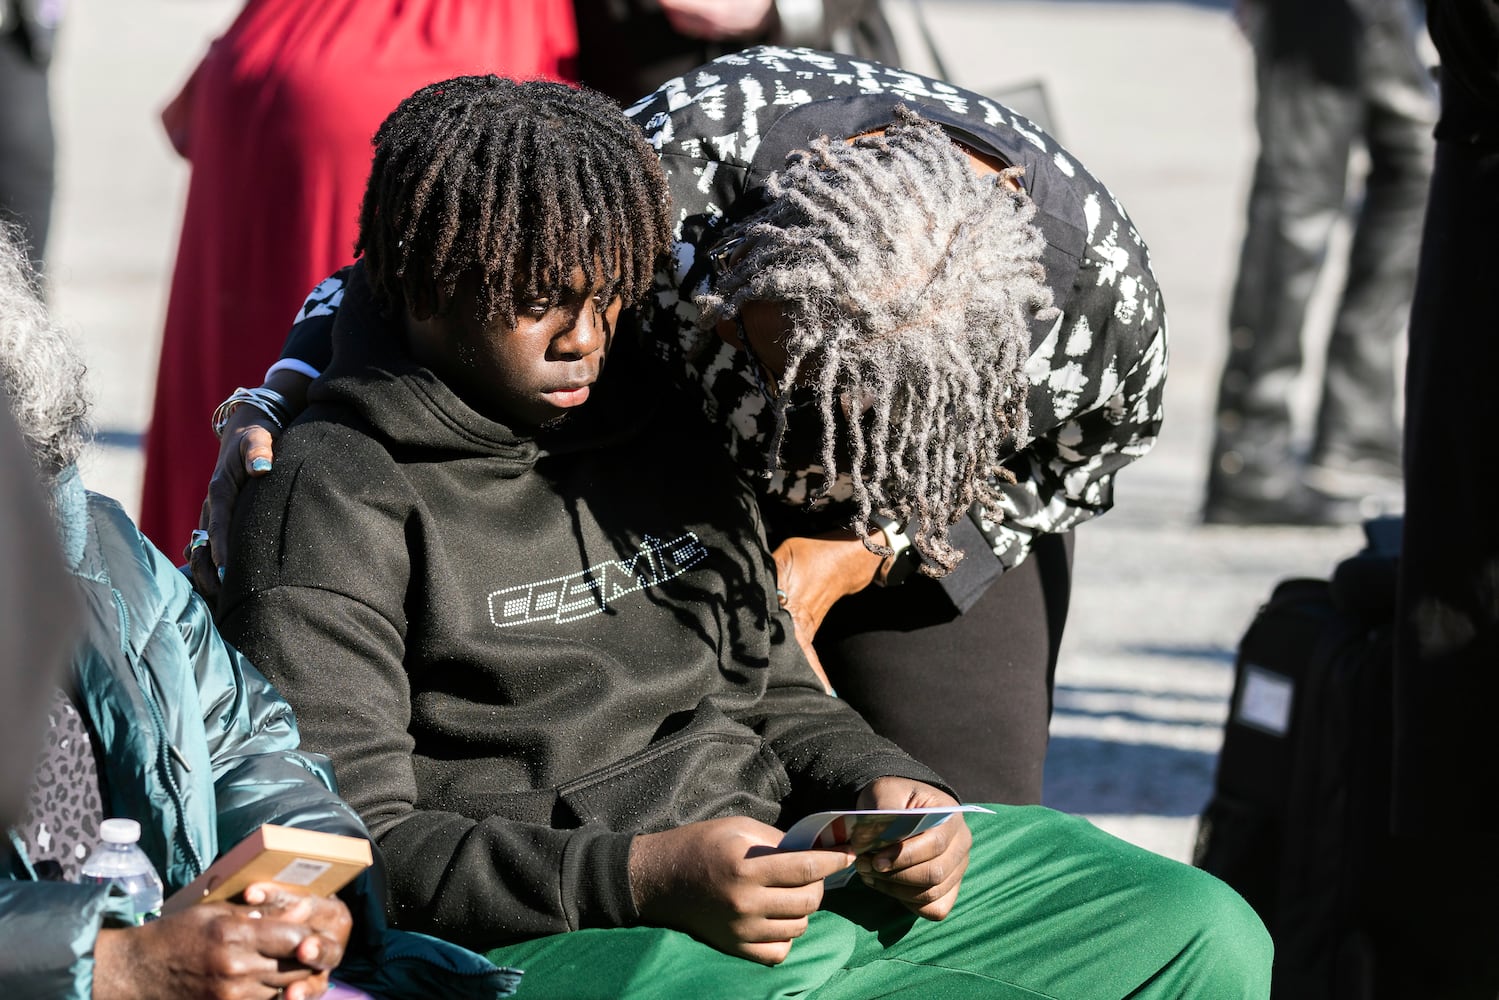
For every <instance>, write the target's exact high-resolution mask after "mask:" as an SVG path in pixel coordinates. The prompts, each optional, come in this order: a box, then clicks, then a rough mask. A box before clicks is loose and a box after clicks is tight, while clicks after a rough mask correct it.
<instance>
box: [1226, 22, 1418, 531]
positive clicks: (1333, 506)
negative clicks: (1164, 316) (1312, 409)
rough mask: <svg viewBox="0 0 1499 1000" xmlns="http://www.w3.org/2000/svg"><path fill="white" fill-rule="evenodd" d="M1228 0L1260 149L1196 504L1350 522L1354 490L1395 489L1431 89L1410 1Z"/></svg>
mask: <svg viewBox="0 0 1499 1000" xmlns="http://www.w3.org/2000/svg"><path fill="white" fill-rule="evenodd" d="M1238 10H1239V15H1240V18H1241V22H1242V23H1243V25H1244V28H1245V31H1246V33H1247V34H1248V35H1249V37H1250V38H1251V40H1252V41H1253V43H1254V53H1255V78H1256V83H1257V87H1258V94H1259V97H1258V105H1257V108H1256V114H1255V120H1256V124H1257V127H1258V130H1259V136H1260V151H1259V157H1258V159H1257V161H1256V162H1255V168H1254V180H1253V185H1252V187H1251V189H1250V195H1249V210H1248V229H1247V232H1246V234H1245V237H1244V246H1243V251H1242V254H1241V256H1240V259H1239V275H1238V280H1237V283H1236V285H1235V287H1234V293H1233V300H1232V304H1231V305H1230V308H1229V350H1228V357H1227V360H1226V362H1225V364H1224V369H1223V375H1222V380H1221V382H1220V386H1219V393H1218V405H1217V420H1216V440H1215V442H1214V444H1213V452H1212V460H1211V467H1210V470H1209V474H1208V487H1207V499H1206V504H1205V506H1204V510H1203V518H1204V520H1205V521H1207V522H1208V523H1210V524H1261V523H1264V524H1275V523H1279V524H1334V523H1351V522H1354V521H1357V520H1359V519H1361V518H1362V517H1363V516H1365V515H1367V514H1369V513H1376V512H1377V511H1370V510H1367V509H1363V508H1362V507H1361V504H1360V503H1359V501H1360V500H1363V499H1365V498H1374V499H1376V500H1380V499H1389V498H1392V497H1393V496H1395V495H1397V494H1398V490H1399V476H1400V446H1399V445H1400V442H1399V428H1398V424H1397V419H1396V405H1395V396H1396V384H1397V381H1398V372H1397V364H1396V350H1395V349H1396V342H1397V340H1398V338H1399V336H1400V331H1401V329H1402V328H1403V326H1404V324H1405V320H1406V317H1407V314H1408V311H1409V307H1410V296H1411V289H1412V286H1413V284H1414V282H1415V274H1416V257H1417V252H1418V245H1419V241H1420V231H1421V217H1422V212H1423V211H1424V209H1425V204H1426V188H1427V184H1428V183H1429V180H1430V176H1431V158H1432V140H1431V126H1432V124H1433V123H1434V122H1435V120H1436V101H1435V92H1434V88H1433V86H1432V83H1431V79H1430V75H1429V74H1428V73H1427V71H1426V69H1425V67H1424V66H1423V65H1422V62H1421V58H1420V55H1419V52H1418V49H1417V31H1418V30H1419V25H1418V23H1417V22H1416V20H1415V16H1414V11H1413V9H1412V7H1411V5H1410V0H1239V4H1238ZM1357 143H1362V144H1363V145H1364V146H1365V147H1367V149H1368V153H1369V170H1368V174H1367V176H1366V177H1365V179H1364V191H1363V199H1362V204H1361V206H1360V208H1359V209H1358V212H1357V217H1356V220H1355V224H1354V233H1353V241H1352V246H1351V247H1350V249H1349V254H1348V275H1347V280H1346V283H1345V285H1344V287H1343V292H1342V297H1341V299H1340V300H1339V303H1338V308H1337V315H1336V317H1335V319H1334V321H1333V328H1332V333H1331V337H1330V339H1329V341H1328V345H1327V361H1326V368H1325V371H1324V374H1323V379H1322V391H1321V401H1320V404H1319V409H1318V413H1317V419H1316V429H1315V432H1314V436H1313V439H1312V445H1311V451H1310V454H1309V455H1308V457H1307V459H1306V462H1305V463H1304V464H1303V463H1302V462H1300V461H1298V460H1297V458H1296V456H1295V454H1294V452H1293V449H1292V441H1291V439H1292V427H1291V412H1290V399H1291V395H1292V387H1293V384H1294V382H1295V380H1296V378H1297V377H1298V375H1299V374H1300V371H1301V367H1302V360H1303V352H1302V332H1303V326H1304V325H1305V319H1306V312H1307V304H1308V302H1309V300H1310V298H1311V295H1312V292H1313V290H1314V288H1315V286H1316V284H1317V278H1318V275H1319V273H1320V272H1321V269H1322V264H1323V262H1324V260H1325V259H1326V256H1327V250H1328V242H1329V238H1330V235H1331V232H1332V228H1333V225H1334V223H1336V221H1337V220H1338V218H1339V217H1340V215H1341V214H1342V213H1343V209H1344V202H1345V198H1346V195H1347V183H1348V172H1349V156H1350V154H1351V152H1352V150H1353V149H1354V147H1355V144H1357Z"/></svg>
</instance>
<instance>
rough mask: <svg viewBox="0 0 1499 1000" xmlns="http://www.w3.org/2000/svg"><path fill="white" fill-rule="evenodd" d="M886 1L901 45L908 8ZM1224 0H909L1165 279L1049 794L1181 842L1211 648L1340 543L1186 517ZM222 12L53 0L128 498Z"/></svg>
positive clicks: (106, 418)
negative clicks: (1144, 393) (196, 118)
mask: <svg viewBox="0 0 1499 1000" xmlns="http://www.w3.org/2000/svg"><path fill="white" fill-rule="evenodd" d="M890 2H891V3H892V6H893V9H892V16H893V17H894V19H895V20H896V22H897V25H898V26H899V27H900V28H901V29H902V31H903V34H904V35H905V36H906V37H907V38H908V40H911V39H912V38H913V37H914V36H912V35H911V34H910V31H909V29H910V26H911V24H912V22H911V19H910V15H909V11H908V10H907V9H906V8H904V7H901V6H899V4H901V3H903V2H904V0H890ZM1226 6H1227V5H1226V3H1211V2H1205V3H1167V2H1163V3H1148V2H1125V0H1117V2H1056V0H1054V2H1007V0H928V2H927V11H928V16H929V19H930V23H931V25H932V27H933V30H934V32H935V34H936V37H937V40H938V43H939V45H940V46H941V48H942V50H943V55H944V58H945V60H946V62H947V63H948V65H949V68H950V69H951V70H952V72H953V76H954V78H955V81H956V82H958V83H961V84H964V85H967V86H970V87H974V88H977V89H991V90H992V89H1002V88H1010V87H1012V86H1015V85H1017V84H1022V83H1025V82H1028V81H1041V82H1043V83H1044V85H1045V88H1046V91H1047V94H1048V98H1049V102H1050V106H1051V109H1052V111H1053V112H1054V122H1053V124H1054V125H1055V128H1056V131H1057V133H1058V134H1059V136H1060V137H1061V139H1062V141H1063V142H1064V143H1065V144H1066V145H1068V146H1069V147H1070V148H1071V149H1072V151H1073V152H1074V153H1075V154H1076V155H1077V156H1078V157H1079V158H1080V159H1081V160H1082V161H1083V162H1084V163H1086V164H1087V165H1088V167H1089V169H1090V170H1092V171H1093V173H1094V174H1095V175H1097V176H1098V177H1100V178H1102V179H1103V180H1104V181H1105V182H1106V183H1108V184H1109V185H1110V186H1111V187H1112V189H1113V190H1114V193H1115V194H1116V195H1117V196H1118V197H1119V199H1120V200H1121V201H1122V202H1123V204H1124V205H1125V206H1127V208H1128V210H1129V212H1130V213H1131V215H1132V216H1133V218H1134V220H1135V222H1136V224H1137V225H1138V227H1139V229H1140V231H1141V232H1142V233H1143V234H1144V236H1145V238H1146V240H1147V242H1148V243H1149V244H1150V246H1151V249H1152V252H1153V255H1154V259H1155V263H1156V268H1157V273H1158V275H1159V277H1160V279H1161V284H1162V287H1163V288H1164V290H1165V295H1166V303H1167V307H1168V312H1169V314H1170V317H1171V330H1172V337H1173V345H1172V368H1171V375H1170V379H1169V383H1168V390H1167V401H1168V407H1169V410H1168V424H1167V428H1166V431H1165V433H1164V435H1163V436H1162V439H1161V441H1160V444H1159V445H1158V447H1157V448H1156V450H1155V451H1154V453H1152V454H1151V455H1149V456H1148V457H1146V458H1145V459H1143V460H1141V461H1140V462H1139V463H1137V464H1136V465H1135V466H1133V467H1131V468H1130V469H1128V470H1126V471H1125V473H1124V474H1123V475H1121V476H1120V478H1119V481H1118V490H1117V507H1116V509H1115V510H1114V511H1113V512H1112V513H1110V514H1109V515H1108V516H1106V517H1104V518H1102V519H1101V520H1099V521H1097V522H1096V523H1093V524H1090V525H1087V526H1085V527H1083V528H1082V529H1081V530H1080V532H1079V538H1078V548H1077V586H1076V590H1075V593H1074V598H1073V605H1072V613H1071V617H1070V619H1069V627H1068V632H1067V637H1066V640H1065V643H1064V647H1063V654H1062V663H1061V666H1060V667H1059V670H1058V677H1057V703H1056V715H1055V719H1054V722H1053V727H1052V732H1053V749H1052V754H1051V758H1050V760H1049V763H1048V769H1047V801H1048V802H1049V803H1050V804H1052V805H1055V806H1057V807H1059V808H1063V809H1067V810H1069V811H1073V812H1079V813H1083V814H1085V815H1088V816H1090V817H1092V818H1093V819H1094V821H1095V822H1097V823H1099V824H1100V825H1102V826H1104V827H1106V828H1108V829H1110V830H1113V831H1115V832H1117V833H1119V834H1120V835H1121V836H1124V837H1125V838H1127V839H1130V840H1134V841H1136V842H1138V843H1141V844H1143V845H1145V846H1147V847H1150V848H1152V849H1154V850H1157V851H1160V852H1162V853H1164V854H1167V855H1170V856H1173V857H1178V858H1185V857H1187V855H1188V853H1189V851H1190V844H1191V839H1192V835H1193V830H1194V828H1195V815H1196V813H1197V811H1198V810H1199V809H1200V808H1201V806H1202V804H1203V802H1204V801H1205V800H1206V797H1207V795H1208V792H1209V788H1210V784H1211V777H1212V768H1213V760H1214V754H1215V752H1216V750H1217V747H1218V745H1219V743H1220V741H1221V726H1222V720H1223V718H1224V716H1225V714H1226V711H1227V706H1226V700H1227V695H1228V691H1229V686H1230V680H1231V662H1232V650H1233V647H1234V644H1235V643H1236V641H1237V639H1238V637H1239V635H1240V634H1241V633H1242V631H1243V629H1244V627H1245V626H1246V625H1247V623H1248V621H1249V618H1250V616H1251V614H1252V613H1253V611H1254V608H1255V607H1256V605H1257V604H1258V603H1259V602H1260V601H1262V600H1263V599H1264V598H1265V596H1266V595H1267V594H1268V593H1269V589H1270V587H1271V585H1272V584H1273V583H1274V582H1275V581H1276V580H1278V579H1280V578H1281V577H1283V576H1287V575H1293V574H1307V575H1324V574H1326V573H1327V572H1329V571H1330V569H1331V567H1332V565H1333V564H1334V563H1335V562H1336V561H1337V560H1338V559H1339V558H1340V557H1342V556H1343V555H1345V554H1347V553H1350V552H1352V551H1353V550H1355V549H1356V548H1357V547H1358V545H1359V543H1360V538H1359V534H1358V532H1357V531H1356V530H1354V529H1334V530H1297V529H1233V528H1204V527H1201V526H1199V525H1197V524H1196V522H1195V515H1196V507H1197V504H1198V501H1199V494H1200V489H1201V479H1202V465H1203V462H1204V461H1205V456H1206V452H1207V448H1208V439H1209V433H1210V426H1209V425H1210V414H1211V406H1212V397H1213V393H1214V391H1215V389H1216V379H1217V365H1218V363H1219V360H1220V358H1221V352H1222V347H1223V340H1224V331H1223V325H1224V324H1223V316H1224V315H1225V313H1226V311H1227V295H1228V288H1229V284H1230V281H1231V280H1232V276H1233V267H1234V263H1235V257H1236V252H1237V244H1238V240H1239V238H1240V234H1241V231H1242V214H1243V199H1244V194H1245V192H1246V190H1247V184H1248V175H1249V168H1250V165H1251V159H1252V157H1253V153H1254V136H1253V130H1252V127H1251V119H1250V114H1251V104H1252V100H1253V94H1252V86H1251V70H1250V62H1249V54H1248V51H1247V49H1246V47H1245V45H1244V43H1243V41H1242V40H1241V39H1240V38H1239V36H1238V34H1237V32H1236V30H1235V28H1234V26H1233V24H1232V22H1231V20H1230V18H1229V17H1228V15H1227V12H1226ZM236 7H237V4H236V3H232V2H229V0H132V2H130V3H128V4H122V3H119V2H117V0H74V2H73V3H72V5H71V7H70V9H69V21H68V23H67V24H66V26H65V32H64V35H63V38H62V42H61V45H62V48H61V53H60V56H59V60H58V63H57V65H56V69H55V73H54V86H55V100H56V112H57V119H58V128H59V143H60V153H61V166H62V176H61V191H60V195H59V203H58V209H57V217H56V223H55V229H54V234H55V235H54V244H53V255H52V259H53V264H52V281H53V298H54V302H55V304H56V307H57V308H58V310H59V312H60V314H61V315H62V316H63V318H64V319H65V321H66V322H67V323H68V324H69V325H70V326H71V327H72V328H73V329H75V330H76V331H78V332H79V334H80V335H81V336H82V338H83V341H84V344H85V350H86V352H87V355H88V357H89V360H90V362H91V365H92V369H93V384H94V388H95V392H96V396H97V399H98V411H97V421H98V424H99V426H100V428H101V430H102V432H103V434H102V443H101V446H100V447H98V448H96V449H95V451H94V453H93V455H92V456H91V457H90V458H89V460H88V463H87V467H86V470H85V471H86V475H87V477H88V479H89V482H90V484H91V485H92V486H93V487H94V488H95V489H98V490H101V491H103V492H106V493H110V494H112V495H114V496H117V497H119V498H120V499H121V500H122V501H123V502H124V503H125V504H126V506H127V508H128V509H130V510H131V511H132V512H134V511H135V510H136V509H137V506H138V501H139V491H140V452H139V448H138V442H139V435H140V433H141V431H142V430H143V429H144V427H145V423H146V420H147V419H148V416H149V410H150V399H151V392H152V381H153V379H154V375H155V357H156V350H157V345H158V342H159V337H160V328H161V320H162V314H163V310H164V303H165V294H166V288H167V283H168V280H169V277H170V268H171V257H172V252H173V247H174V244H175V239H176V230H177V225H178V222H179V219H180V213H181V206H182V200H183V195H184V191H185V180H186V174H185V168H184V166H183V164H181V162H180V161H177V160H176V159H175V158H174V156H173V154H172V153H171V152H170V150H169V148H168V146H167V144H166V141H165V139H164V138H163V136H162V134H161V130H160V128H159V125H158V123H157V121H156V113H157V111H158V110H159V108H160V106H161V105H162V104H163V103H165V101H166V100H167V99H169V98H170V97H171V95H172V94H173V93H174V92H175V88H176V87H177V86H179V85H180V84H181V82H182V81H183V80H184V79H185V78H186V76H187V74H188V73H189V72H190V70H191V68H192V66H193V65H194V63H195V62H196V60H197V59H198V58H199V57H200V55H201V53H202V51H203V49H204V46H205V45H206V43H207V41H208V39H209V38H211V37H212V35H213V34H214V33H215V32H216V31H218V30H220V29H221V28H222V27H223V26H224V25H225V24H227V22H228V20H229V19H230V18H231V17H232V16H233V13H234V10H235V9H236ZM909 47H910V46H908V48H909ZM911 51H912V53H913V55H912V58H911V59H910V64H911V65H912V67H913V68H916V69H921V68H923V65H924V57H923V56H922V55H921V54H920V51H919V50H918V49H914V48H913V49H911ZM289 238H290V237H289ZM1336 278H1337V276H1336V275H1329V276H1328V283H1329V284H1330V283H1331V282H1333V281H1335V280H1336ZM1313 354H1315V352H1313ZM253 374H254V373H247V377H250V376H253ZM1299 402H1300V403H1301V405H1302V408H1303V410H1306V409H1307V408H1309V400H1308V399H1306V398H1302V399H1300V400H1299ZM204 420H205V422H206V420H207V414H204ZM935 723H936V720H934V724H935Z"/></svg>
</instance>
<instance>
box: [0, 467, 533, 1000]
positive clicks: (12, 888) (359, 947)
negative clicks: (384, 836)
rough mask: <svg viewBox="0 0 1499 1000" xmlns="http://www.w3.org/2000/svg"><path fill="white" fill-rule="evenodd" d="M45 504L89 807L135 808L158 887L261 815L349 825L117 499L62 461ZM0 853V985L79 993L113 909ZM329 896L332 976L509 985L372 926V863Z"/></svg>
mask: <svg viewBox="0 0 1499 1000" xmlns="http://www.w3.org/2000/svg"><path fill="white" fill-rule="evenodd" d="M56 504H57V514H58V520H59V524H60V528H61V535H62V542H63V547H64V552H65V556H66V558H67V560H68V563H69V567H70V569H71V572H72V574H73V576H74V578H75V579H76V581H77V584H78V587H79V592H80V594H81V595H82V600H83V605H84V610H85V618H86V620H87V627H86V632H85V635H84V637H83V639H82V641H81V642H80V644H79V647H78V651H77V652H76V654H75V655H74V657H73V662H72V670H73V675H74V678H75V680H76V684H77V690H78V691H79V692H80V696H79V697H80V703H81V707H82V708H83V711H84V714H85V716H86V719H87V721H88V724H89V727H90V729H91V731H92V732H94V733H95V734H96V736H97V739H98V741H99V743H100V745H101V748H102V753H101V755H100V767H101V771H102V773H101V778H102V779H103V785H104V790H105V795H106V799H105V812H106V814H107V815H110V816H128V817H131V818H133V819H137V820H139V821H140V823H141V830H142V833H141V847H142V848H143V849H144V850H145V851H146V853H147V854H148V855H149V856H150V857H151V860H152V861H153V862H154V863H155V865H156V868H157V870H158V871H159V872H160V873H161V876H162V880H163V882H164V883H165V885H166V891H167V893H168V894H170V893H172V892H173V891H175V890H176V889H179V888H181V887H182V886H184V885H186V884H187V883H188V882H190V881H192V880H193V879H194V878H196V877H197V876H198V875H199V874H201V873H202V872H203V870H204V869H205V868H206V867H207V866H208V864H209V863H211V862H212V861H213V859H214V858H215V857H216V856H217V855H218V853H219V852H220V850H221V849H225V848H228V847H232V846H233V845H234V844H235V843H237V842H238V841H239V840H240V839H241V838H243V837H244V836H245V835H247V834H248V833H250V832H251V831H253V830H254V829H255V828H256V827H258V826H259V825H260V824H262V823H279V824H283V825H288V826H298V827H304V828H307V829H315V830H324V831H328V832H333V833H343V834H349V835H353V836H366V833H365V829H364V826H363V824H362V823H361V822H360V820H359V818H358V817H357V816H356V815H355V813H354V812H353V810H352V809H350V808H349V807H348V806H347V805H346V804H345V803H344V802H343V801H342V800H341V799H339V798H338V796H337V795H336V794H334V792H333V791H332V790H331V788H332V780H331V778H332V776H331V772H330V771H329V769H328V768H327V766H326V762H324V761H322V760H320V759H318V758H317V757H316V756H315V755H309V754H305V753H302V752H300V751H299V750H298V749H297V746H298V736H297V727H296V722H295V720H294V719H293V717H292V712H291V709H290V707H289V706H288V705H287V704H286V702H285V701H283V700H282V699H281V697H280V695H278V694H277V693H276V691H275V690H274V688H272V687H271V685H270V684H269V682H267V681H266V680H265V678H263V677H262V676H261V675H260V673H259V672H258V671H256V670H255V668H254V667H253V666H252V665H251V664H250V663H249V661H248V660H246V659H245V658H244V657H242V656H241V655H240V654H239V653H238V652H237V651H235V650H234V649H233V648H232V647H231V646H229V645H228V644H227V643H226V642H224V640H223V639H221V638H220V637H219V634H218V632H217V630H216V629H215V628H214V626H213V622H212V619H211V617H210V615H209V612H208V609H207V607H206V606H205V605H204V604H203V602H202V601H201V600H200V599H199V598H198V597H197V595H196V594H194V593H193V591H192V588H191V587H190V586H189V584H188V582H187V579H186V578H185V577H184V576H183V575H182V573H180V572H179V571H178V570H177V569H176V568H175V567H174V566H173V565H172V563H171V562H170V561H169V560H168V559H167V558H166V557H165V556H164V555H162V553H161V552H160V551H159V550H157V549H156V548H155V547H154V546H152V545H151V544H150V543H149V542H148V541H146V539H145V538H144V537H143V536H142V535H141V534H140V532H139V531H137V530H136V528H135V525H134V524H132V523H131V521H130V519H129V517H127V516H126V514H125V512H124V511H123V510H122V509H121V508H120V506H119V505H118V504H117V503H115V502H114V501H113V500H110V499H108V498H107V497H103V496H100V495H98V494H94V493H87V492H86V491H84V489H83V487H82V485H81V483H80V482H79V480H78V478H77V475H76V473H74V472H70V473H68V474H66V475H65V476H64V477H63V479H62V481H61V482H60V484H59V486H58V488H57V498H56ZM0 858H3V860H0V942H3V944H0V992H3V993H4V994H5V995H6V997H7V998H8V1000H15V998H18V997H32V996H36V997H78V998H87V997H89V996H90V995H91V993H92V988H93V948H94V941H95V939H96V938H97V936H98V932H99V928H100V926H101V923H102V922H103V921H104V920H105V919H107V918H109V917H111V916H118V915H119V914H120V911H121V910H122V908H123V906H124V905H128V904H127V903H124V902H123V901H122V900H121V898H120V897H118V896H111V895H110V894H109V893H108V892H107V891H106V890H104V889H102V888H99V887H95V886H87V885H74V884H71V883H59V882H42V881H37V880H36V879H35V877H34V874H33V872H32V868H31V864H30V862H29V860H28V859H27V857H26V856H25V850H24V847H23V846H22V844H21V842H20V839H19V838H18V837H17V836H15V835H14V834H13V833H12V835H11V836H10V838H9V844H8V845H0ZM343 895H344V898H345V901H346V902H347V903H348V904H349V907H350V910H351V912H353V913H354V914H355V925H356V928H355V932H354V937H353V938H352V939H351V941H350V949H349V952H350V954H349V958H348V959H347V960H346V962H345V965H344V966H342V967H340V970H339V972H338V973H337V977H338V978H340V979H344V980H346V981H350V982H351V983H353V984H354V985H358V986H361V987H362V988H364V989H367V990H370V991H371V992H375V993H377V994H380V995H384V996H401V995H410V996H429V995H436V994H438V993H441V994H443V995H458V996H470V997H476V998H477V997H494V996H502V995H506V994H508V993H509V992H511V991H512V990H513V988H514V984H515V980H516V978H517V976H516V973H514V971H513V970H505V969H499V968H497V967H495V966H494V965H492V964H491V963H489V962H487V961H485V960H484V959H482V958H480V957H479V956H477V955H475V954H473V953H472V952H468V951H466V950H464V949H461V948H457V947H455V946H453V945H449V944H446V943H445V942H441V941H437V940H435V939H432V938H427V937H423V936H420V935H409V934H404V933H401V932H397V931H391V930H388V929H386V928H385V926H384V912H383V906H382V905H381V900H382V899H383V894H382V893H381V891H380V888H379V878H378V873H371V874H370V875H368V876H366V877H363V878H361V879H360V880H358V881H357V882H356V883H355V884H354V885H353V886H352V887H351V888H350V889H349V890H347V891H346V892H345V893H344V894H343Z"/></svg>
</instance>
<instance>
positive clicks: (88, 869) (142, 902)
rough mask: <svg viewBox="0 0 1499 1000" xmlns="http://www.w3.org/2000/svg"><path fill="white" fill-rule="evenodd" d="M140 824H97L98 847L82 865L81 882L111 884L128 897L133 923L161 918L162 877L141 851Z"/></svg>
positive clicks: (124, 821)
mask: <svg viewBox="0 0 1499 1000" xmlns="http://www.w3.org/2000/svg"><path fill="white" fill-rule="evenodd" d="M140 839H141V825H140V824H139V823H137V822H136V821H135V820H133V819H107V820H105V821H104V822H102V823H100V824H99V840H100V844H99V846H98V847H96V848H94V851H93V853H92V854H90V855H89V856H88V857H87V858H86V859H84V862H83V869H82V872H81V873H80V881H82V882H85V883H93V884H95V885H107V884H109V883H111V882H112V883H114V884H115V885H117V886H119V887H120V889H121V890H122V891H124V892H125V893H126V894H127V895H129V896H130V901H131V902H132V903H133V904H134V906H135V922H136V923H137V924H143V923H145V922H146V921H147V920H155V919H156V918H157V917H159V916H161V876H160V875H158V874H156V869H155V868H154V867H152V865H151V859H150V858H148V857H146V852H145V851H143V850H141V849H140V844H139V841H140Z"/></svg>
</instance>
